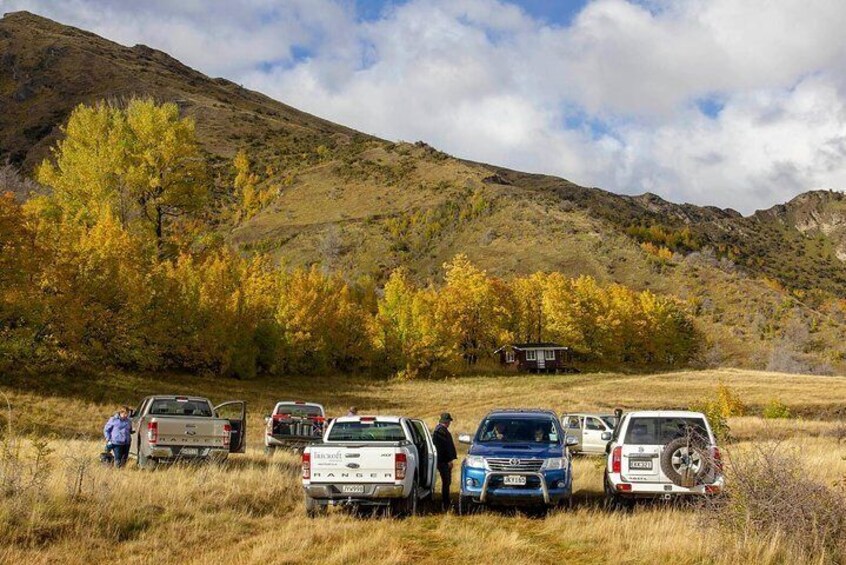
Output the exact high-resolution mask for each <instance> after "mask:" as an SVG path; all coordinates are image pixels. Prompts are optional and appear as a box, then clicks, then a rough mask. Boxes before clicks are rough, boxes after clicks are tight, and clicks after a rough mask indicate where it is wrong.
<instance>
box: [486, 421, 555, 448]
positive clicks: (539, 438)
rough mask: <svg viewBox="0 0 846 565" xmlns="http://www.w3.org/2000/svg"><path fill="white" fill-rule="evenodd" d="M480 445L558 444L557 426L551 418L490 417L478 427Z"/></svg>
mask: <svg viewBox="0 0 846 565" xmlns="http://www.w3.org/2000/svg"><path fill="white" fill-rule="evenodd" d="M476 440H477V441H479V442H482V443H487V442H501V443H560V441H561V438H560V437H559V433H558V426H556V425H555V421H554V420H552V419H551V418H519V417H512V418H508V417H492V418H486V419H485V421H484V422H482V425H481V426H480V427H479V432H478V434H477V438H476Z"/></svg>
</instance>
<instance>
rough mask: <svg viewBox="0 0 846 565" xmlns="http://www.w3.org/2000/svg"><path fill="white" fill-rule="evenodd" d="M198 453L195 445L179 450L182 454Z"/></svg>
mask: <svg viewBox="0 0 846 565" xmlns="http://www.w3.org/2000/svg"><path fill="white" fill-rule="evenodd" d="M198 453H200V452H199V451H198V450H197V448H196V447H183V448H182V451H180V454H182V455H197V454H198Z"/></svg>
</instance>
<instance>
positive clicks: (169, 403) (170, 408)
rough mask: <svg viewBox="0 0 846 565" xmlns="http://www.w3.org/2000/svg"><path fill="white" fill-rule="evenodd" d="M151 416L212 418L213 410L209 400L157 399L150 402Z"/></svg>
mask: <svg viewBox="0 0 846 565" xmlns="http://www.w3.org/2000/svg"><path fill="white" fill-rule="evenodd" d="M149 414H150V415H151V416H202V417H205V418H211V416H212V410H211V406H209V403H208V402H203V401H202V400H188V399H187V398H185V399H183V398H167V399H161V398H160V399H156V400H153V402H152V404H150V412H149Z"/></svg>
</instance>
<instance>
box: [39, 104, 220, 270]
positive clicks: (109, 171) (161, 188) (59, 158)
mask: <svg viewBox="0 0 846 565" xmlns="http://www.w3.org/2000/svg"><path fill="white" fill-rule="evenodd" d="M62 132H63V133H64V138H63V139H62V140H60V141H59V142H58V144H57V145H56V147H55V148H54V150H53V156H52V159H46V160H45V161H44V162H43V163H42V164H41V166H40V167H39V169H38V180H39V181H40V182H41V183H42V184H45V185H47V186H49V187H51V188H52V189H53V197H52V198H53V201H54V204H55V205H56V206H57V208H58V209H59V210H60V212H61V213H62V214H63V216H64V217H65V219H68V220H72V221H78V222H82V223H85V224H90V223H91V222H93V221H96V219H97V218H99V217H101V214H102V212H103V211H104V210H106V209H107V210H109V211H110V212H111V213H112V214H113V216H114V217H116V218H118V219H119V220H120V222H121V223H122V225H124V226H126V227H130V226H135V225H138V224H140V225H142V226H145V227H146V229H149V230H150V231H151V232H152V233H153V235H154V236H155V242H156V245H157V248H158V249H159V253H160V254H161V253H162V252H163V248H164V244H165V239H166V234H165V229H166V223H167V219H168V218H174V217H176V216H180V215H183V214H185V213H187V212H190V211H195V210H197V209H199V208H200V207H201V206H202V205H203V204H204V202H205V201H206V199H207V198H208V194H209V193H208V184H207V179H206V173H205V164H204V161H203V158H202V155H201V153H200V150H199V145H198V144H197V139H196V135H195V132H194V122H193V121H192V120H191V119H189V118H180V117H179V108H178V107H177V106H176V105H175V104H172V103H165V104H161V105H159V104H156V103H155V102H153V101H152V100H138V99H134V100H132V101H130V102H129V104H128V105H127V107H126V109H122V108H120V107H117V106H116V105H113V104H106V103H101V104H98V105H96V106H93V107H92V106H85V105H80V106H78V107H77V108H76V109H75V110H74V111H73V113H72V114H71V117H70V119H69V121H68V124H67V126H65V127H64V128H63V129H62Z"/></svg>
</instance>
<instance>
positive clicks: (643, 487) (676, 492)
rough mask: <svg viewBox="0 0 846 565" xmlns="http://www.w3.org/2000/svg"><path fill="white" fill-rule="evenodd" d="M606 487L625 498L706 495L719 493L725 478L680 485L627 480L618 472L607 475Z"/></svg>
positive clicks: (720, 477)
mask: <svg viewBox="0 0 846 565" xmlns="http://www.w3.org/2000/svg"><path fill="white" fill-rule="evenodd" d="M606 480H607V483H608V488H609V489H611V490H613V491H614V494H616V495H618V496H622V497H625V498H661V497H666V496H672V497H676V496H708V495H714V494H719V493H720V492H722V490H723V488H724V487H725V479H724V478H723V477H722V476H719V477H717V478H716V479H715V480H714V481H713V482H710V483H708V484H703V485H697V486H695V487H681V486H679V485H676V484H674V483H670V482H655V483H647V482H634V481H632V482H629V481H627V480H626V478H625V477H623V476H621V475H620V474H614V473H612V474H609V475H607V479H606Z"/></svg>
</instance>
